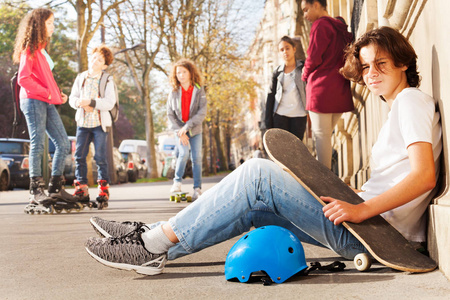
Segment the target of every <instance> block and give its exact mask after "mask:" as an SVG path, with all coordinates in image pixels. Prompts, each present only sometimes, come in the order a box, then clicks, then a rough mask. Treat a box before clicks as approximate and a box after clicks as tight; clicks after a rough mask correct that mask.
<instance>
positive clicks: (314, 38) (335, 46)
mask: <svg viewBox="0 0 450 300" xmlns="http://www.w3.org/2000/svg"><path fill="white" fill-rule="evenodd" d="M301 7H302V10H303V15H304V17H305V19H307V20H308V21H310V22H311V23H312V27H311V32H310V35H309V47H308V50H307V58H306V61H305V67H304V68H303V75H302V80H303V81H305V82H307V84H306V110H308V111H309V117H310V119H311V129H312V132H313V134H314V139H315V144H316V152H317V159H318V160H319V161H320V162H321V163H323V164H324V165H325V166H327V167H328V168H330V169H331V156H332V147H331V135H332V133H333V128H334V127H335V126H336V124H337V122H338V120H339V119H340V118H341V115H342V113H344V112H348V111H352V110H353V109H354V106H353V101H352V94H351V91H350V82H349V81H348V80H347V79H345V78H344V77H343V76H342V75H341V74H339V69H340V68H341V67H343V66H344V49H345V47H346V46H347V45H348V44H350V43H351V41H352V39H353V37H352V34H351V33H350V32H348V31H347V25H346V24H345V22H344V20H343V19H342V18H332V17H330V15H329V14H328V12H327V10H326V9H327V1H326V0H302V3H301Z"/></svg>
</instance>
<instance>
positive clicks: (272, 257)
mask: <svg viewBox="0 0 450 300" xmlns="http://www.w3.org/2000/svg"><path fill="white" fill-rule="evenodd" d="M306 268H307V265H306V260H305V252H304V250H303V246H302V244H301V243H300V240H299V239H298V238H297V237H296V236H295V235H294V234H293V233H292V232H290V231H289V230H287V229H285V228H282V227H279V226H272V225H271V226H264V227H260V228H257V229H255V230H252V231H251V232H249V233H248V234H246V235H244V236H243V237H242V238H240V239H239V240H238V241H237V242H236V243H235V244H234V245H233V247H232V248H231V249H230V251H229V252H228V255H227V259H226V261H225V278H226V280H230V279H232V278H237V279H238V280H239V281H240V282H247V281H248V280H249V278H250V276H251V274H252V273H253V272H258V271H264V272H265V273H266V274H267V275H269V276H270V278H271V279H272V281H274V282H276V283H282V282H284V281H285V280H286V279H288V278H289V277H291V276H293V275H294V274H296V273H298V272H300V271H302V270H304V269H306Z"/></svg>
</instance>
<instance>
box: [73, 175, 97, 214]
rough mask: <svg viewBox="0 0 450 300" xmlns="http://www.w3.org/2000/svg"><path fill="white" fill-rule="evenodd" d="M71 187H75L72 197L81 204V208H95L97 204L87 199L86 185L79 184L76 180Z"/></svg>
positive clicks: (87, 189)
mask: <svg viewBox="0 0 450 300" xmlns="http://www.w3.org/2000/svg"><path fill="white" fill-rule="evenodd" d="M73 186H74V187H75V192H74V193H73V196H74V197H76V198H78V202H80V203H81V204H83V207H89V208H93V207H94V208H96V207H97V203H95V202H94V201H90V198H89V187H88V185H87V184H84V183H81V182H79V181H78V180H74V181H73Z"/></svg>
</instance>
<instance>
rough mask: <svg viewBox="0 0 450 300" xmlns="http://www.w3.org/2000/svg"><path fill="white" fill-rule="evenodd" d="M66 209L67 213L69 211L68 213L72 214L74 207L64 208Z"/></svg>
mask: <svg viewBox="0 0 450 300" xmlns="http://www.w3.org/2000/svg"><path fill="white" fill-rule="evenodd" d="M64 210H65V211H66V213H68V214H70V213H71V212H72V209H71V208H66V209H64Z"/></svg>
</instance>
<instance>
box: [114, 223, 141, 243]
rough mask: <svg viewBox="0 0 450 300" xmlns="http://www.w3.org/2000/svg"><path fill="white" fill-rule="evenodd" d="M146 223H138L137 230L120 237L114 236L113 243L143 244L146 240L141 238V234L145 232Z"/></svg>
mask: <svg viewBox="0 0 450 300" xmlns="http://www.w3.org/2000/svg"><path fill="white" fill-rule="evenodd" d="M143 227H144V224H141V225H138V226H137V228H136V229H135V230H132V231H130V232H128V233H126V234H124V235H122V236H120V237H112V238H111V239H110V243H111V245H113V244H116V245H117V244H136V245H143V244H144V241H143V240H142V238H141V234H143V233H144V232H145V229H144V228H143Z"/></svg>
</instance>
